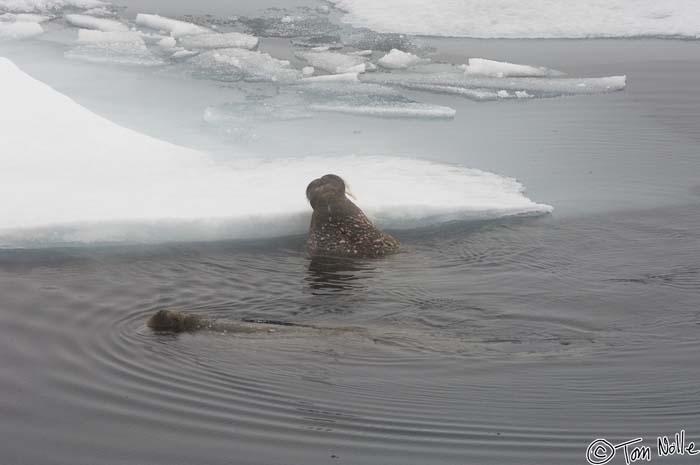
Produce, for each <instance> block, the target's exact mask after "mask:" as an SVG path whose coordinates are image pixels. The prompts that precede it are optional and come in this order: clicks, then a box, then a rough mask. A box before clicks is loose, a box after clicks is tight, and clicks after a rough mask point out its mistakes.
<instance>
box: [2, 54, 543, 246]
mask: <svg viewBox="0 0 700 465" xmlns="http://www.w3.org/2000/svg"><path fill="white" fill-rule="evenodd" d="M0 101H2V102H3V105H1V106H0V126H2V127H3V128H4V130H3V150H2V151H1V152H0V163H1V164H2V166H3V169H2V170H1V171H0V196H2V197H3V198H6V199H10V198H11V199H13V200H12V202H2V203H0V217H2V218H3V221H2V225H0V245H2V246H4V247H17V246H25V247H31V246H42V245H47V244H65V243H85V242H123V241H128V242H160V241H172V240H208V239H222V238H243V237H262V236H277V235H283V234H290V233H303V232H304V231H305V230H306V228H308V220H309V217H310V212H311V209H310V207H309V206H308V203H307V202H306V199H305V197H304V190H305V188H306V184H307V183H308V182H309V180H311V179H314V178H316V177H317V176H319V175H321V174H324V173H328V172H334V173H337V174H339V175H340V176H343V177H344V178H345V179H346V180H347V182H348V183H349V185H350V187H351V189H352V191H353V193H354V194H355V197H356V199H357V203H358V204H359V205H360V206H361V207H362V208H363V209H365V211H366V212H367V213H368V214H369V215H370V216H372V217H373V218H374V219H375V220H376V221H377V222H378V224H379V225H380V226H382V227H386V228H404V227H407V228H411V227H416V226H422V225H427V224H434V223H437V222H441V221H446V220H465V219H466V220H468V219H475V218H480V219H483V218H498V217H502V216H505V215H526V214H543V213H547V212H549V211H551V207H549V206H547V205H543V204H538V203H535V202H533V201H531V200H530V199H528V198H527V197H526V196H525V195H523V186H522V185H521V184H520V183H518V182H517V181H516V180H514V179H512V178H507V177H503V176H499V175H496V174H493V173H487V172H483V171H479V170H474V169H468V168H463V167H459V166H452V165H443V164H438V163H432V162H427V161H421V160H414V159H404V158H396V157H359V156H337V157H328V158H287V159H266V160H261V159H255V158H246V157H245V155H244V154H238V155H237V156H236V157H234V158H232V160H230V161H228V162H222V161H218V162H215V161H212V159H210V158H209V157H207V156H206V155H204V154H202V153H201V152H197V151H194V150H191V149H187V148H183V147H179V146H176V145H173V144H170V143H167V142H163V141H160V140H157V139H154V138H151V137H148V136H145V135H143V134H139V133H137V132H135V131H133V130H129V129H126V128H123V127H120V126H118V125H116V124H114V123H112V122H110V121H108V120H106V119H104V118H102V117H100V116H97V115H95V114H93V113H92V112H90V111H88V110H87V109H85V108H83V107H81V106H80V105H78V104H76V103H75V102H74V101H72V100H71V99H69V98H67V97H65V96H63V95H61V94H59V93H57V92H56V91H54V90H53V89H51V88H50V87H48V86H46V85H44V84H42V83H40V82H38V81H36V80H34V79H33V78H31V77H29V76H28V75H26V74H25V73H24V72H22V71H21V70H19V69H18V68H17V67H16V66H14V64H12V63H11V62H10V61H9V60H6V59H1V58H0ZM37 135H41V137H37ZM251 198H255V202H250V199H251Z"/></svg>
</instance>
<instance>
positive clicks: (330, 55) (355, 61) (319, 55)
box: [296, 52, 367, 74]
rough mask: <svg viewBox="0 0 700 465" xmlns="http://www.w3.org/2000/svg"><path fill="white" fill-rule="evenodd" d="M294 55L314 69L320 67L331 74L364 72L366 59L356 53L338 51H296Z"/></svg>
mask: <svg viewBox="0 0 700 465" xmlns="http://www.w3.org/2000/svg"><path fill="white" fill-rule="evenodd" d="M296 56H297V57H298V58H300V59H302V60H304V61H306V62H308V63H309V64H310V65H311V66H313V67H314V68H316V69H322V70H324V71H326V72H328V73H332V74H344V73H353V72H354V73H357V72H364V71H365V68H364V67H361V69H360V68H357V67H358V66H359V65H364V64H365V62H366V61H367V59H366V58H365V57H362V56H358V55H346V54H344V53H338V52H297V53H296Z"/></svg>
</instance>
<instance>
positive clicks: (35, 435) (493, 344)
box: [0, 4, 700, 465]
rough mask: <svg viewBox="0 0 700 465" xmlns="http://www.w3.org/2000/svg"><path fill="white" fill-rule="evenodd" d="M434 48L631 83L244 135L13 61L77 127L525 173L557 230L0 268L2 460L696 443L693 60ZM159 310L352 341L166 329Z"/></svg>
mask: <svg viewBox="0 0 700 465" xmlns="http://www.w3.org/2000/svg"><path fill="white" fill-rule="evenodd" d="M212 5H213V4H212ZM189 13H190V12H189V11H183V12H182V14H189ZM221 14H222V15H223V14H229V13H228V12H226V13H223V12H222V13H221ZM231 14H233V12H232V13H231ZM422 40H423V41H424V43H425V44H427V45H428V46H432V47H435V48H436V52H435V54H436V56H438V57H443V58H444V59H445V60H454V61H455V62H459V61H463V58H462V57H463V56H465V55H466V54H467V51H468V54H469V55H470V56H485V57H488V58H494V59H507V60H509V61H516V62H518V61H520V62H525V63H536V64H540V65H545V66H550V67H553V68H559V69H564V70H566V71H568V72H570V73H571V74H574V75H591V76H601V75H612V74H627V75H628V88H627V89H626V90H625V91H623V92H618V93H615V94H610V95H601V96H592V97H565V98H555V99H548V100H537V101H528V102H487V103H473V102H469V101H466V100H460V99H457V98H454V97H446V96H435V95H427V94H426V95H421V98H422V99H424V100H425V99H429V100H430V101H431V102H434V103H441V104H448V105H450V106H452V107H453V108H456V109H457V110H458V113H457V117H456V118H455V119H454V120H453V121H441V122H430V121H427V122H426V121H394V120H382V119H375V118H360V117H349V116H340V115H333V116H328V117H327V118H326V117H324V118H321V119H312V120H303V121H291V122H284V123H275V124H265V125H262V126H259V127H253V128H251V130H252V131H253V132H255V133H256V134H257V136H258V137H255V138H251V137H240V134H238V135H236V137H231V136H230V135H228V134H226V133H222V132H221V131H219V130H217V129H216V128H211V127H207V126H206V125H204V124H203V123H202V120H201V116H202V111H203V110H204V108H206V107H207V106H209V105H214V104H218V103H222V102H225V101H226V99H227V98H229V94H230V93H231V92H235V91H236V89H235V88H231V87H230V86H223V85H221V84H220V83H213V82H210V81H206V80H194V79H191V78H189V77H185V76H181V75H172V74H168V73H163V72H161V71H157V70H155V71H144V70H142V69H138V70H136V69H124V68H118V67H104V66H86V65H84V64H80V63H75V62H68V61H65V60H63V58H62V53H63V45H61V44H57V43H40V44H36V43H29V42H27V43H14V44H3V45H2V46H0V54H1V55H4V56H8V57H9V58H11V59H12V60H13V61H15V62H16V63H17V64H18V65H20V66H21V67H22V68H23V69H24V70H25V71H27V72H29V73H30V74H32V75H33V76H35V77H37V78H39V79H42V80H44V81H45V82H47V83H49V84H50V85H52V86H53V87H55V88H56V89H57V90H59V91H60V92H63V93H66V94H68V95H69V96H71V97H73V98H75V99H76V100H77V101H78V102H80V103H81V104H83V105H85V106H87V107H88V108H90V109H91V110H93V111H95V112H97V113H100V114H102V115H105V116H107V117H109V118H110V119H112V120H113V121H116V122H117V123H119V124H122V125H125V126H128V127H132V128H135V129H138V130H139V131H141V132H145V133H147V134H151V135H154V136H157V137H159V138H162V139H166V140H171V141H173V142H176V143H179V144H183V145H188V146H191V147H195V148H199V149H203V150H206V151H208V152H210V153H213V154H215V155H217V156H222V157H223V156H227V155H228V156H231V155H230V154H232V153H236V152H237V151H239V150H245V151H246V153H255V154H259V155H261V156H283V155H289V154H292V155H303V154H313V155H318V154H322V155H328V156H332V155H334V154H343V153H369V154H386V155H401V156H418V157H421V158H428V159H433V160H440V161H447V162H455V163H459V164H461V165H464V166H468V167H472V168H479V169H484V170H489V171H494V172H496V173H499V174H504V175H509V176H515V177H517V178H518V179H519V180H521V181H522V182H523V183H524V184H525V186H526V187H527V194H528V196H529V197H530V198H532V199H534V200H536V201H541V202H546V203H549V204H552V205H554V207H555V212H554V214H553V215H551V216H547V217H542V218H529V219H503V220H498V221H490V222H479V223H453V224H445V225H436V226H434V227H431V228H426V229H421V230H412V231H396V232H395V234H396V235H397V236H398V237H399V239H401V240H402V242H403V244H404V250H403V252H402V253H400V254H399V255H397V256H394V257H390V258H388V259H385V260H374V261H352V262H346V261H317V260H310V259H309V258H308V257H307V256H306V255H305V254H304V237H298V236H294V237H284V238H278V239H274V240H265V241H256V240H249V241H231V242H216V243H186V244H183V243H179V244H163V245H150V246H111V247H107V246H105V247H87V246H86V247H78V248H61V249H58V248H54V249H42V250H3V251H0V293H1V294H0V295H1V296H2V298H1V299H0V345H1V347H0V363H1V364H2V367H3V369H4V376H3V377H2V378H0V392H1V393H2V395H0V418H2V421H0V437H2V438H3V441H2V448H1V449H0V462H1V463H3V464H34V465H36V464H71V465H76V464H90V465H94V464H96V463H100V464H127V463H129V464H134V463H149V464H225V463H226V464H230V463H235V464H322V463H324V464H325V463H344V464H402V465H403V464H465V463H468V464H577V463H585V453H586V447H587V446H588V444H589V443H590V442H591V441H593V440H594V439H596V438H607V439H608V440H610V441H611V442H613V443H620V442H623V441H625V440H629V439H633V438H637V437H643V438H644V440H645V441H644V444H645V445H648V446H655V444H656V436H658V435H672V434H673V433H675V432H677V431H680V430H681V429H685V430H686V432H687V435H688V439H689V440H695V441H697V440H700V411H699V410H698V400H699V399H700V387H698V386H700V370H699V369H698V368H697V363H696V360H697V352H696V351H697V350H698V348H699V347H698V336H697V335H698V325H700V307H698V302H700V260H699V258H700V202H699V200H700V196H699V195H700V179H698V172H700V171H699V168H700V158H699V156H698V155H699V154H698V144H699V143H700V129H699V128H700V111H698V109H699V108H700V94H699V93H698V91H697V78H696V77H697V75H698V71H700V64H699V63H698V60H697V57H698V56H700V54H699V53H698V52H700V44H698V43H697V42H681V41H655V40H620V41H608V40H605V41H603V40H600V41H597V40H596V41H578V40H576V41H574V40H571V41H474V40H466V39H431V38H424V39H422ZM261 48H262V49H263V50H270V51H272V50H274V51H277V52H279V53H280V54H284V53H288V52H285V51H284V50H286V48H288V45H287V41H286V39H268V40H265V41H263V43H262V45H261ZM115 83H117V84H116V85H115ZM350 181H351V180H350ZM164 307H172V308H179V309H184V310H187V311H190V312H194V313H197V314H199V315H203V316H207V317H214V318H227V319H232V320H237V319H241V318H265V319H278V320H287V321H293V322H299V323H310V324H314V325H321V326H328V327H342V328H349V329H350V330H349V331H344V332H342V334H332V335H331V334H324V333H319V334H309V333H308V332H299V333H297V332H294V331H290V332H285V331H277V332H274V333H268V334H263V335H245V336H242V335H231V334H217V333H198V334H183V335H178V336H174V335H157V334H153V333H152V332H150V331H149V330H148V329H147V328H146V327H145V320H146V318H147V317H148V316H149V315H150V314H151V313H152V312H154V311H155V310H157V309H160V308H164ZM694 354H695V355H694ZM652 449H653V454H652V459H653V462H654V463H673V464H676V463H678V464H680V463H696V461H697V460H696V459H694V458H692V457H689V456H687V455H686V456H683V457H680V456H676V457H670V458H667V459H662V458H659V457H656V452H655V447H653V448H652ZM611 463H616V464H619V463H624V460H623V458H622V456H621V455H618V456H616V457H615V458H614V460H613V461H612V462H611Z"/></svg>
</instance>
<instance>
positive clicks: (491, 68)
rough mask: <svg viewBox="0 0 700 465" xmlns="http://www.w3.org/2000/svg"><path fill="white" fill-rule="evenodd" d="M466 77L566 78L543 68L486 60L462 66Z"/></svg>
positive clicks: (471, 60)
mask: <svg viewBox="0 0 700 465" xmlns="http://www.w3.org/2000/svg"><path fill="white" fill-rule="evenodd" d="M461 68H462V69H463V70H464V74H466V75H475V76H491V77H553V76H564V75H565V74H564V73H562V72H561V71H557V70H554V69H549V68H544V67H541V66H530V65H518V64H515V63H508V62H507V61H493V60H486V59H484V58H470V59H469V64H468V65H462V66H461Z"/></svg>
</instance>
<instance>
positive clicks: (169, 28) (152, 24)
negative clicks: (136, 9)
mask: <svg viewBox="0 0 700 465" xmlns="http://www.w3.org/2000/svg"><path fill="white" fill-rule="evenodd" d="M136 24H138V25H139V26H143V27H147V28H150V29H154V30H156V31H165V32H167V33H169V34H170V35H171V36H172V37H182V36H188V35H197V34H207V33H211V32H212V31H211V30H210V29H207V28H204V27H202V26H198V25H196V24H193V23H188V22H186V21H180V20H178V19H171V18H166V17H165V16H160V15H151V14H144V13H139V14H138V15H136Z"/></svg>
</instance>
